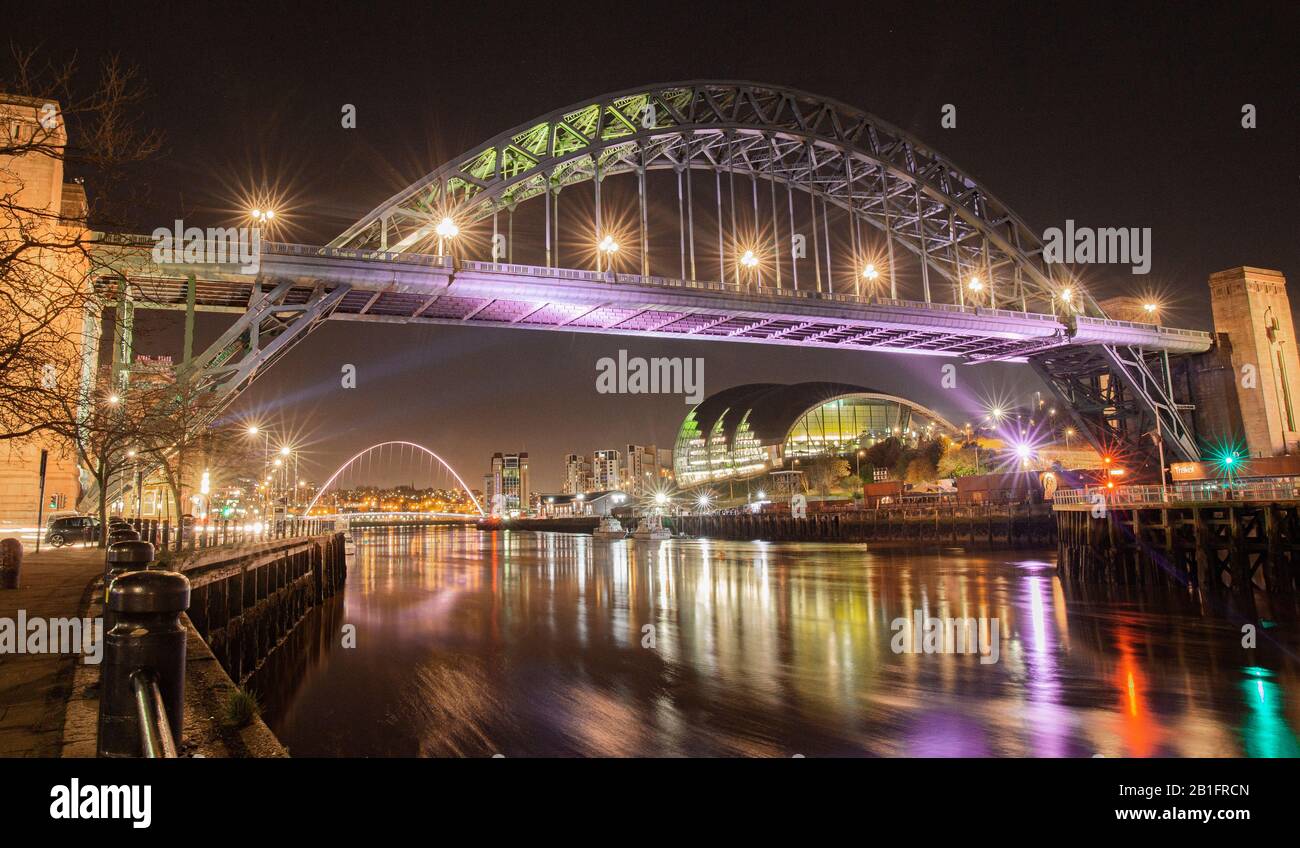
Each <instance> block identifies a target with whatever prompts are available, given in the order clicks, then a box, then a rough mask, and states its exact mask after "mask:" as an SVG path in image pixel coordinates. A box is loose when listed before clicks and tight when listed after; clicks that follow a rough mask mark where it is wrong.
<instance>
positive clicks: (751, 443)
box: [673, 383, 958, 487]
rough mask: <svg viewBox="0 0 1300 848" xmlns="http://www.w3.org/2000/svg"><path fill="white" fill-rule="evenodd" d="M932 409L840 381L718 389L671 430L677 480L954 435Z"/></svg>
mask: <svg viewBox="0 0 1300 848" xmlns="http://www.w3.org/2000/svg"><path fill="white" fill-rule="evenodd" d="M956 433H958V429H957V428H956V427H954V426H953V425H952V424H951V423H950V422H949V421H947V420H946V419H945V418H943V417H942V416H940V415H939V414H938V413H936V412H934V411H932V410H929V409H926V408H925V407H923V406H921V405H920V404H916V403H913V402H912V401H909V400H907V399H906V398H901V397H897V396H895V395H890V394H885V393H883V392H878V391H875V390H873V389H868V388H865V387H863V386H854V385H848V384H844V383H796V384H793V385H780V384H776V383H750V384H746V385H743V386H734V387H732V388H730V389H724V390H723V391H720V392H718V393H716V394H714V395H712V396H710V397H707V398H705V399H704V400H703V401H702V402H701V403H699V404H698V405H697V406H696V407H695V408H694V409H692V410H691V411H690V412H689V413H688V414H687V416H686V418H685V420H684V421H683V422H682V426H681V428H680V429H679V430H678V434H677V441H676V443H675V445H674V448H673V471H674V474H675V477H676V483H677V485H678V486H683V487H687V486H695V485H700V484H702V483H708V482H712V481H717V480H727V479H741V478H745V477H753V476H757V475H760V474H764V473H766V472H768V471H770V470H772V469H779V468H781V467H782V466H783V464H784V463H785V461H786V460H791V459H798V458H803V457H814V456H825V455H845V454H850V453H853V452H854V451H856V450H857V449H858V448H863V447H869V446H871V445H872V444H875V443H876V442H877V441H880V440H882V439H885V438H888V437H890V436H896V437H898V438H901V439H903V440H904V441H917V440H919V439H922V438H925V437H938V436H941V435H955V434H956Z"/></svg>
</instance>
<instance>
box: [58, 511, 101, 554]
mask: <svg viewBox="0 0 1300 848" xmlns="http://www.w3.org/2000/svg"><path fill="white" fill-rule="evenodd" d="M98 538H99V519H97V518H91V517H90V516H89V515H71V516H65V517H62V518H55V519H52V520H51V521H50V524H49V527H48V529H46V531H45V541H46V543H47V544H50V545H53V546H54V547H56V548H60V547H63V546H64V545H71V544H72V543H73V542H89V541H92V540H94V539H98Z"/></svg>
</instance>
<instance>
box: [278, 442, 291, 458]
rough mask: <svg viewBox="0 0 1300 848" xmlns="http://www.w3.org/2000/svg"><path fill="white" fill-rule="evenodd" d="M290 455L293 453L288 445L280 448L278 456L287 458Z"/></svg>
mask: <svg viewBox="0 0 1300 848" xmlns="http://www.w3.org/2000/svg"><path fill="white" fill-rule="evenodd" d="M291 453H293V449H292V448H290V447H289V446H288V445H285V446H284V447H282V448H280V456H288V455H289V454H291Z"/></svg>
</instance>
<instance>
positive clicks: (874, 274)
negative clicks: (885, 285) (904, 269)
mask: <svg viewBox="0 0 1300 848" xmlns="http://www.w3.org/2000/svg"><path fill="white" fill-rule="evenodd" d="M862 276H864V277H866V278H867V279H868V280H877V279H879V278H880V272H879V271H877V270H876V266H875V265H872V264H871V263H867V267H865V268H863V269H862Z"/></svg>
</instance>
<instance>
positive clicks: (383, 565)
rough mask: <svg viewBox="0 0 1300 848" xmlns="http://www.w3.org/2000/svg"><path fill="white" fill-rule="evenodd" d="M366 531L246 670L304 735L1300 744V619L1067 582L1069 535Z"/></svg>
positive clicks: (867, 746) (333, 748)
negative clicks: (630, 537) (778, 539)
mask: <svg viewBox="0 0 1300 848" xmlns="http://www.w3.org/2000/svg"><path fill="white" fill-rule="evenodd" d="M357 539H358V556H357V562H356V563H355V564H354V567H353V568H352V570H351V572H350V573H349V575H348V580H347V586H346V588H345V590H344V592H343V593H342V594H341V595H339V596H337V597H336V598H334V599H333V600H332V601H331V602H330V603H329V604H327V605H326V606H324V607H322V608H320V609H319V610H317V611H315V612H313V613H312V615H311V618H310V619H309V620H308V621H307V622H305V625H306V626H304V627H301V628H299V630H298V631H297V632H296V634H295V636H294V637H293V638H292V639H291V641H290V642H289V643H287V644H286V645H285V646H283V648H282V649H280V650H279V651H277V652H276V653H275V654H273V656H272V659H271V661H269V662H268V663H267V664H266V665H265V666H264V667H263V669H261V670H260V671H259V672H258V674H257V675H256V676H255V678H254V680H253V682H252V685H253V687H254V688H255V689H256V690H257V691H258V693H259V695H260V696H261V698H262V700H263V703H264V708H265V714H266V717H267V720H268V722H269V723H270V725H271V727H272V729H273V730H274V731H275V732H276V734H277V735H278V736H279V737H280V739H281V740H282V741H283V742H284V743H285V744H286V745H287V746H288V747H289V750H290V752H291V753H292V754H293V755H295V756H491V755H493V754H502V755H504V756H508V757H518V756H780V757H788V756H794V755H797V754H802V755H805V756H809V757H814V756H862V755H865V756H962V757H984V756H1012V757H1026V756H1034V757H1091V756H1097V755H1102V756H1106V757H1150V756H1215V757H1219V756H1223V757H1232V756H1300V744H1298V743H1297V735H1296V730H1297V728H1300V662H1298V661H1297V654H1298V653H1300V639H1297V635H1296V627H1295V624H1294V622H1290V623H1281V624H1277V625H1274V626H1271V627H1264V628H1261V629H1259V630H1258V632H1257V643H1258V647H1256V648H1254V649H1246V648H1243V647H1242V640H1243V634H1242V622H1241V621H1234V620H1233V619H1232V618H1231V617H1230V615H1205V614H1204V613H1203V611H1202V610H1201V609H1200V608H1199V607H1198V605H1197V604H1196V603H1194V602H1193V601H1191V600H1190V599H1188V598H1187V597H1186V596H1185V595H1181V594H1179V593H1177V592H1175V591H1170V590H1155V589H1147V590H1142V591H1138V590H1132V589H1125V590H1120V589H1103V588H1102V587H1074V586H1063V585H1062V583H1061V581H1060V580H1059V579H1058V577H1057V573H1056V568H1055V565H1054V553H1052V552H1046V551H1045V552H1040V553H1039V554H1037V555H1036V556H1035V555H1033V554H1028V553H1025V552H1020V551H1004V552H988V551H964V550H962V549H958V548H938V549H932V550H916V549H908V548H905V547H901V546H893V547H884V548H878V547H876V546H874V545H872V546H868V545H847V544H839V545H831V544H815V543H780V544H777V543H763V542H717V541H706V540H690V541H683V540H671V541H667V542H632V541H624V542H608V541H594V540H593V539H592V538H591V537H590V536H581V535H570V534H552V533H530V532H498V533H481V532H479V531H477V530H475V529H472V528H446V527H442V528H428V529H393V530H382V529H381V530H370V531H362V532H360V533H358V534H357ZM918 610H919V611H920V615H921V619H920V624H921V625H922V632H921V633H916V634H913V633H911V632H910V630H911V629H912V628H913V625H914V623H915V622H916V621H917V619H916V615H917V612H918ZM928 618H937V619H944V618H972V619H977V622H976V623H975V627H976V633H977V634H978V637H979V638H978V639H977V640H975V641H974V642H973V644H972V643H969V642H968V647H970V649H971V650H972V651H975V652H974V653H969V652H964V653H958V652H955V651H954V650H953V649H955V648H958V647H960V646H959V645H958V644H957V642H956V636H957V633H958V632H959V630H960V628H957V629H954V630H953V631H952V632H950V633H949V634H948V636H947V637H946V638H940V639H932V640H931V642H930V644H929V645H928V647H929V648H931V649H932V650H931V651H929V652H927V651H926V648H927V645H926V642H925V639H924V638H923V636H924V629H925V627H926V620H927V619H928ZM899 619H903V620H905V621H906V625H905V624H903V623H901V622H899V621H898V620H899ZM979 619H983V621H982V622H981V621H978V620H979ZM968 632H969V631H968ZM995 634H996V639H995ZM912 636H915V639H913V638H912ZM353 640H354V641H355V646H354V647H345V646H344V643H345V641H346V642H348V643H351V642H352V641H353ZM900 643H902V644H901V645H900ZM994 646H996V661H993V660H994V651H993V648H994ZM896 647H902V648H903V650H902V651H901V652H898V651H896V650H895V648H896ZM980 647H982V648H983V649H984V650H983V653H982V654H981V653H979V652H978V651H979V648H980ZM940 648H943V649H947V650H942V651H941V650H938V649H940Z"/></svg>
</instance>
